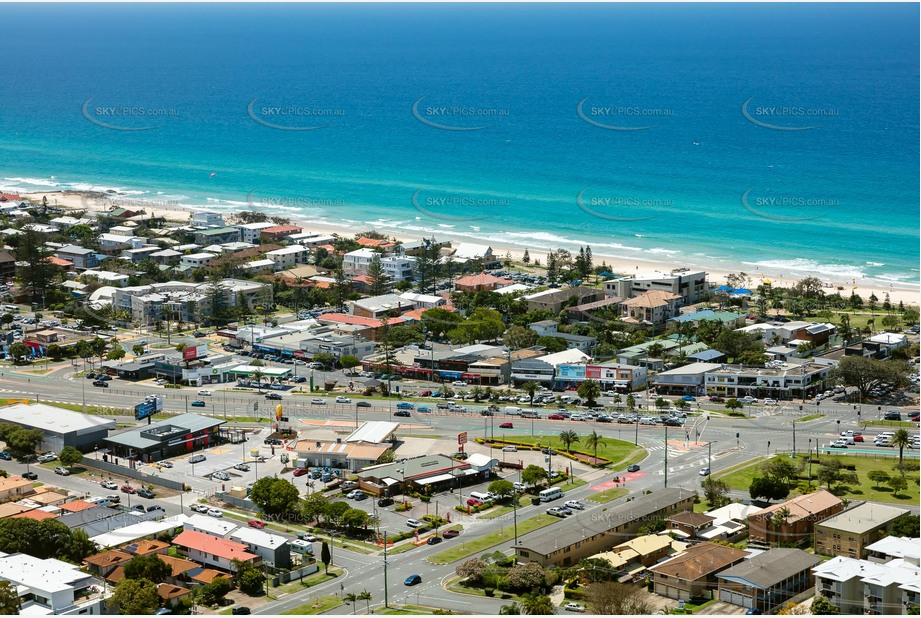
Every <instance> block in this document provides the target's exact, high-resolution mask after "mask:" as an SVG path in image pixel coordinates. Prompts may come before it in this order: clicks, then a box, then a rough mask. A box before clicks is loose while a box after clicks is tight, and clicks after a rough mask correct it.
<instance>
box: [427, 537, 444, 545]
mask: <svg viewBox="0 0 921 618" xmlns="http://www.w3.org/2000/svg"><path fill="white" fill-rule="evenodd" d="M439 543H441V537H440V536H431V537H429V539H428V540H427V541H426V542H425V544H426V545H438V544H439Z"/></svg>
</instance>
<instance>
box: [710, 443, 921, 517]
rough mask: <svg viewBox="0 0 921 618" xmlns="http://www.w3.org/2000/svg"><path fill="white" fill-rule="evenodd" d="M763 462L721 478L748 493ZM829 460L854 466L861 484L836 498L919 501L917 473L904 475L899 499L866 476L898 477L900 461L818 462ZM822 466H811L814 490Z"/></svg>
mask: <svg viewBox="0 0 921 618" xmlns="http://www.w3.org/2000/svg"><path fill="white" fill-rule="evenodd" d="M760 459H761V460H762V461H758V462H756V463H753V464H748V465H746V466H745V467H742V468H740V469H737V470H735V471H734V472H730V473H729V474H725V475H723V476H721V477H720V478H721V479H722V480H724V481H726V482H727V483H728V484H729V487H731V488H732V489H739V490H747V489H748V486H749V485H750V484H751V481H752V479H753V478H754V477H755V476H756V474H758V473H759V468H760V465H761V463H762V462H763V459H764V458H763V457H762V458H760ZM798 459H801V460H805V455H802V456H800V457H798ZM830 459H836V460H838V461H840V462H841V463H842V464H845V465H853V466H855V468H856V470H855V472H856V473H857V478H858V479H859V482H858V484H857V485H854V486H847V491H845V492H843V493H840V492H838V491H837V489H836V492H835V493H836V495H838V496H840V497H846V498H851V499H861V500H873V501H880V502H895V503H900V504H912V505H917V504H918V499H919V491H918V489H919V488H918V484H917V483H916V482H915V481H916V480H917V479H918V472H917V469H915V471H914V472H909V473H907V474H906V475H905V478H906V479H907V480H908V487H907V488H906V489H905V490H904V491H903V492H902V493H901V494H898V495H893V493H892V489H890V488H889V487H886V486H885V485H880V486H879V488H877V486H876V483H874V482H873V481H871V480H870V479H868V478H867V473H868V472H870V471H871V470H883V471H885V472H886V473H888V474H890V475H894V474H897V471H896V470H895V469H894V465H895V464H896V463H897V461H898V459H896V458H892V457H889V458H873V457H851V456H848V455H825V454H823V455H821V456H820V457H819V458H818V461H819V462H823V461H828V460H830ZM819 465H820V464H819V463H815V462H813V464H812V482H813V486H814V487H818V481H817V480H816V474H817V473H818V470H819ZM807 477H808V466H807V467H806V470H805V471H804V474H803V476H802V477H801V479H802V480H806V479H807Z"/></svg>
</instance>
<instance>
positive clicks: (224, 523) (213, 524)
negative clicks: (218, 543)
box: [182, 513, 238, 538]
mask: <svg viewBox="0 0 921 618" xmlns="http://www.w3.org/2000/svg"><path fill="white" fill-rule="evenodd" d="M182 527H183V529H185V530H197V531H199V532H204V533H205V534H211V535H213V536H219V537H221V538H226V537H227V535H228V534H229V533H230V532H233V531H234V530H236V529H237V527H238V526H237V524H236V523H234V522H232V521H230V520H225V519H216V518H214V517H208V516H206V515H199V514H198V513H196V514H195V515H190V516H189V517H188V519H186V521H185V523H184V524H183V526H182Z"/></svg>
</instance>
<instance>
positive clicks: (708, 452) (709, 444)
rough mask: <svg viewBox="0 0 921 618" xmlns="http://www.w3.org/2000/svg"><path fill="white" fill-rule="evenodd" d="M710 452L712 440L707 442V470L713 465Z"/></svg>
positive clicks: (711, 450)
mask: <svg viewBox="0 0 921 618" xmlns="http://www.w3.org/2000/svg"><path fill="white" fill-rule="evenodd" d="M712 452H713V441H712V440H709V441H708V442H707V470H709V469H710V468H711V466H712V465H713V456H712Z"/></svg>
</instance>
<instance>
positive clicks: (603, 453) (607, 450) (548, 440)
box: [503, 435, 645, 467]
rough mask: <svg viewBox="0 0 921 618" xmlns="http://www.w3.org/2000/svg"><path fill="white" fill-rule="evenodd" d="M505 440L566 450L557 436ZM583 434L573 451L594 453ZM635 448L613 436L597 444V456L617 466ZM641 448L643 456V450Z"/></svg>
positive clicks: (506, 439)
mask: <svg viewBox="0 0 921 618" xmlns="http://www.w3.org/2000/svg"><path fill="white" fill-rule="evenodd" d="M503 439H504V440H505V441H506V442H514V443H517V444H530V445H537V444H540V446H541V448H544V447H547V446H550V447H551V448H553V450H555V451H557V452H558V453H563V452H565V451H566V449H565V448H563V443H562V441H560V437H559V436H528V435H513V436H507V437H505V438H503ZM584 442H585V440H584V436H583V438H582V441H580V442H574V443H573V444H572V450H573V451H579V452H582V453H585V454H588V455H594V451H593V450H592V449H589V448H588V447H586V446H585V444H584ZM636 450H637V447H636V446H635V445H634V444H633V443H632V442H626V441H624V440H615V439H614V438H605V439H604V444H600V445H598V456H599V457H604V458H605V459H608V460H610V461H611V465H613V466H614V467H617V466H618V465H620V464H621V463H622V462H623V461H624V460H625V459H627V458H630V457H632V456H633V455H634V451H636ZM639 450H642V451H643V453H644V457H645V450H643V449H639ZM563 461H569V460H568V459H567V458H566V457H563Z"/></svg>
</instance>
